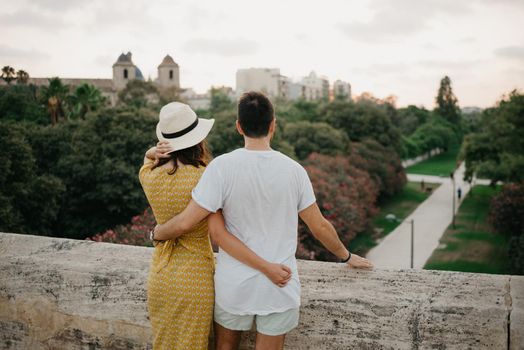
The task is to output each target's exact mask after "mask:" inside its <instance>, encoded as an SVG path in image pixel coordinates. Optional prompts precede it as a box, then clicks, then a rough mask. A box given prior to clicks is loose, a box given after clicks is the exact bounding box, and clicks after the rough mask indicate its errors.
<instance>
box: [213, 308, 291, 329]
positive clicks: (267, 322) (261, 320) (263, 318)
mask: <svg viewBox="0 0 524 350" xmlns="http://www.w3.org/2000/svg"><path fill="white" fill-rule="evenodd" d="M299 314H300V310H299V309H298V308H297V309H289V310H286V311H283V312H275V313H272V314H267V315H235V314H232V313H229V312H227V311H225V310H223V309H222V308H221V307H220V306H218V305H217V304H215V316H214V318H215V322H216V323H218V324H219V325H221V326H222V327H224V328H227V329H231V330H233V331H248V330H250V329H251V327H252V326H253V321H256V325H257V332H258V333H262V334H265V335H272V336H275V335H282V334H286V333H287V332H289V331H290V330H292V329H293V328H295V327H296V326H298V318H299Z"/></svg>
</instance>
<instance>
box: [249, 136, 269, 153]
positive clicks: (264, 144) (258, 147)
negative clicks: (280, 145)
mask: <svg viewBox="0 0 524 350" xmlns="http://www.w3.org/2000/svg"><path fill="white" fill-rule="evenodd" d="M244 148H245V149H247V150H250V151H271V144H270V138H269V137H261V138H257V139H255V138H251V137H245V136H244Z"/></svg>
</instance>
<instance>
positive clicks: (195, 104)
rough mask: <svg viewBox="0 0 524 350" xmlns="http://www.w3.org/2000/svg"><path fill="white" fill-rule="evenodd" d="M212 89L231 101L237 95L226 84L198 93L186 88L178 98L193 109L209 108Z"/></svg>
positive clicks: (234, 99)
mask: <svg viewBox="0 0 524 350" xmlns="http://www.w3.org/2000/svg"><path fill="white" fill-rule="evenodd" d="M213 89H214V90H216V91H219V92H221V93H223V94H224V95H226V96H227V97H229V99H230V100H231V102H234V101H236V97H237V96H236V93H235V91H234V90H233V89H232V88H231V87H228V86H221V87H214V88H211V89H209V90H208V91H207V92H206V93H203V94H199V93H197V92H195V90H193V89H192V88H188V89H184V91H182V92H181V93H180V98H181V99H182V100H183V101H184V102H186V103H187V104H188V105H190V106H191V108H193V109H195V110H197V109H209V107H211V94H212V90H213Z"/></svg>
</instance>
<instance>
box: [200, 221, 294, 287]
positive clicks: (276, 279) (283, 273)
mask: <svg viewBox="0 0 524 350" xmlns="http://www.w3.org/2000/svg"><path fill="white" fill-rule="evenodd" d="M208 227H209V235H210V236H211V239H212V240H213V241H214V242H215V243H216V244H218V246H219V247H220V248H221V249H224V251H225V252H226V253H228V254H229V255H231V256H232V257H233V258H235V259H237V260H238V261H240V262H241V263H244V264H246V265H248V266H250V267H252V268H254V269H255V270H258V271H260V272H262V273H263V274H264V275H266V277H267V278H269V280H271V282H273V283H274V284H276V285H277V286H279V287H284V286H285V285H286V284H287V283H288V282H289V280H290V279H291V269H290V268H289V267H287V266H286V265H282V264H274V263H270V262H269V261H267V260H265V259H262V258H261V257H260V256H258V255H257V254H255V252H253V251H252V250H251V249H249V248H248V247H247V246H246V245H245V244H244V243H243V242H242V241H241V240H239V239H238V238H237V237H235V236H234V235H233V234H232V233H230V232H229V231H228V230H226V226H225V223H224V217H223V216H222V213H221V212H220V211H218V212H217V213H213V214H211V215H210V216H209V219H208Z"/></svg>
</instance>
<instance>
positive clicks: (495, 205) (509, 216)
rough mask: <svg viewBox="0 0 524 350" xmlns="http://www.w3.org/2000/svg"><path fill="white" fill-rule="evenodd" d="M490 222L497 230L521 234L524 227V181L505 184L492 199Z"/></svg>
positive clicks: (504, 232)
mask: <svg viewBox="0 0 524 350" xmlns="http://www.w3.org/2000/svg"><path fill="white" fill-rule="evenodd" d="M489 222H490V224H491V226H493V228H495V229H496V230H497V232H500V233H503V234H506V235H508V236H516V235H520V234H521V233H522V231H523V229H524V182H521V183H518V184H517V183H511V184H507V185H504V187H503V188H502V190H501V191H500V192H499V193H498V194H497V195H496V196H495V197H493V199H492V200H491V204H490V209H489Z"/></svg>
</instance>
